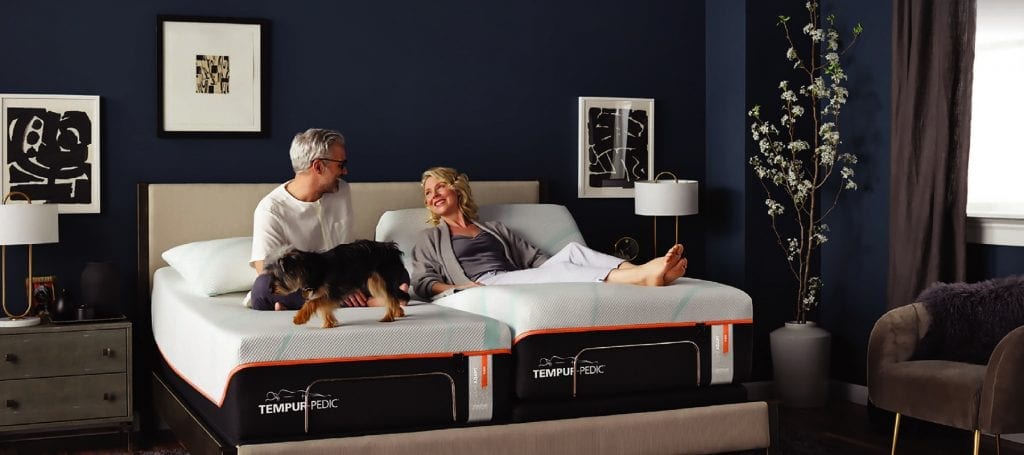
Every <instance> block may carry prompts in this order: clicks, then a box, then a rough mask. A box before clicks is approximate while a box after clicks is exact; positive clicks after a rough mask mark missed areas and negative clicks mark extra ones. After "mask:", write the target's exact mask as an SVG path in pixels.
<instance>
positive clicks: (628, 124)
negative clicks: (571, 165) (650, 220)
mask: <svg viewBox="0 0 1024 455" xmlns="http://www.w3.org/2000/svg"><path fill="white" fill-rule="evenodd" d="M579 109H580V111H579V178H578V186H577V197H581V198H598V197H605V198H609V197H633V184H634V182H636V181H638V180H650V178H651V172H652V171H653V165H654V99H652V98H597V97H584V96H581V97H580V100H579Z"/></svg>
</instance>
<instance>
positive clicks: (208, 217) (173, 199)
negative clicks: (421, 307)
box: [138, 180, 540, 295]
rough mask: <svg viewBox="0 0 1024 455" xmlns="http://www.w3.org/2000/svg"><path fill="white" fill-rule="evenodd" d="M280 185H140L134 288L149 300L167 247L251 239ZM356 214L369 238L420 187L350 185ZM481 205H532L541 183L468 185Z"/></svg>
mask: <svg viewBox="0 0 1024 455" xmlns="http://www.w3.org/2000/svg"><path fill="white" fill-rule="evenodd" d="M277 185H280V183H141V184H139V190H138V191H139V194H138V204H139V211H138V217H139V218H138V224H139V227H138V236H139V237H138V243H139V286H140V290H141V291H142V292H144V293H145V294H147V295H148V292H149V288H150V279H151V278H152V276H153V272H154V271H156V269H158V268H160V267H163V266H164V265H166V263H165V262H164V261H163V259H162V258H161V257H160V254H161V253H163V252H164V251H166V250H167V249H168V248H171V247H174V246H177V245H181V244H184V243H188V242H194V241H198V240H211V239H219V238H227V237H245V236H251V235H252V214H253V210H255V209H256V204H257V203H259V201H260V199H262V198H263V196H265V195H266V194H267V193H269V192H270V190H272V189H274V187H276V186H277ZM350 185H351V188H352V205H353V210H354V211H355V215H356V223H355V226H354V237H355V238H361V239H373V238H374V228H375V227H376V226H377V220H378V219H379V218H380V216H381V214H383V213H384V212H385V211H388V210H395V209H405V208H414V207H422V206H423V196H422V190H421V189H420V185H419V182H371V183H363V182H357V183H351V184H350ZM471 187H472V188H473V196H474V198H475V199H476V201H477V203H478V204H480V205H486V204H505V203H536V202H539V201H540V182H537V181H535V180H530V181H480V182H472V183H471Z"/></svg>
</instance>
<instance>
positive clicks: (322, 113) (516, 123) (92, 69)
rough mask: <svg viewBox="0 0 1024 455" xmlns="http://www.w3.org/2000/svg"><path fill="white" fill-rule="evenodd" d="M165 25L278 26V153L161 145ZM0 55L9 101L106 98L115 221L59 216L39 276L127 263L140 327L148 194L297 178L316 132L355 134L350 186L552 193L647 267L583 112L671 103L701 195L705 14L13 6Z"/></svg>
mask: <svg viewBox="0 0 1024 455" xmlns="http://www.w3.org/2000/svg"><path fill="white" fill-rule="evenodd" d="M158 14H178V15H201V16H235V17H256V18H264V19H268V20H269V21H270V22H271V27H272V38H271V39H270V42H269V43H267V45H269V46H270V49H271V52H272V56H271V59H270V62H267V63H268V64H269V65H270V72H271V81H272V89H271V99H270V101H271V103H272V107H273V112H272V115H271V122H272V134H271V135H270V137H268V138H266V139H247V140H238V139H161V138H157V136H156V112H155V111H156V95H157V89H156V24H157V22H156V16H157V15H158ZM0 41H2V42H4V43H8V44H7V45H5V46H4V52H3V53H2V55H0V59H2V64H0V67H2V69H0V92H2V93H50V94H92V95H100V96H101V97H102V98H101V103H102V104H101V109H102V114H101V118H102V125H101V128H102V129H101V138H102V150H101V154H102V155H101V161H102V164H101V171H102V182H101V194H102V204H103V207H102V213H100V214H94V215H93V214H91V215H62V216H61V218H60V223H61V225H60V237H61V241H60V243H59V244H56V245H43V246H40V247H37V249H36V255H35V256H36V263H35V267H34V269H35V272H36V273H42V274H53V275H56V276H57V277H58V278H57V279H58V285H59V286H62V287H64V286H66V287H70V288H71V289H77V286H78V277H79V275H80V273H81V270H82V267H83V266H84V264H85V262H86V261H95V260H110V261H113V262H114V263H115V264H116V266H117V268H118V270H119V271H120V272H121V273H122V277H123V278H124V285H123V289H122V291H123V294H124V296H125V298H126V299H129V300H125V302H124V304H123V305H122V309H123V311H125V312H127V313H128V314H132V313H133V309H132V306H133V305H134V302H133V301H132V300H130V296H132V295H134V285H135V283H134V269H135V261H136V243H135V235H136V232H135V216H136V210H135V185H136V184H137V183H138V182H203V181H214V182H256V181H259V182H278V181H283V180H286V179H287V178H289V177H290V175H291V171H290V165H289V162H288V159H287V148H288V144H289V142H290V139H291V136H292V135H293V134H294V133H295V132H297V131H300V130H303V129H305V128H307V127H311V126H318V127H329V128H336V129H338V130H340V131H341V132H342V133H343V134H345V135H346V137H347V139H348V143H349V158H350V166H351V174H350V179H349V180H351V181H385V180H417V179H418V177H419V174H420V172H421V171H422V170H423V169H425V168H427V167H429V166H433V165H454V166H457V167H459V168H460V169H461V170H463V171H465V172H467V173H468V174H469V175H470V177H471V178H472V179H478V180H485V179H527V178H531V179H540V180H541V181H543V182H544V184H545V185H546V187H547V199H548V200H549V201H551V202H555V203H561V204H565V205H567V206H568V207H569V209H570V210H571V211H572V212H573V214H574V215H575V216H576V218H577V221H578V222H579V224H580V227H581V230H582V231H583V234H584V236H585V238H586V239H587V241H588V243H590V244H591V245H592V246H594V247H596V248H598V249H602V250H608V249H610V247H611V245H612V244H613V242H614V241H615V239H617V238H618V237H619V236H622V235H634V236H636V237H638V238H639V240H640V241H641V245H642V246H644V247H645V248H642V249H641V251H642V252H646V251H648V248H646V247H649V245H650V243H649V242H650V238H649V236H650V232H651V225H650V219H649V218H643V217H638V216H635V215H633V201H632V199H586V200H582V199H577V198H576V169H577V97H579V96H617V97H645V98H654V99H655V112H656V116H655V122H656V123H655V130H654V131H655V156H656V157H655V170H656V171H662V170H669V171H673V172H674V173H676V174H677V175H678V176H679V177H680V178H691V179H698V180H703V178H704V164H705V155H704V130H705V125H704V77H705V74H704V66H703V60H704V59H703V52H704V10H703V3H702V2H679V1H676V0H650V1H644V2H632V1H627V0H573V1H560V2H548V1H540V0H534V1H517V2H480V1H470V0H447V1H442V2H423V1H416V0H383V1H375V2H334V1H327V0H324V1H305V2H299V3H288V4H284V3H281V2H278V1H270V0H257V1H198V0H188V1H170V0H161V1H146V2H138V1H131V0H116V1H114V0H112V1H105V2H99V3H97V2H78V1H73V0H59V1H56V0H44V1H27V0H13V1H4V2H2V3H0ZM211 202H213V203H215V202H216V198H211ZM196 221H197V222H202V220H196ZM0 222H2V220H0ZM663 223H665V224H663V225H662V227H663V229H662V232H668V229H670V226H671V224H670V223H671V221H670V220H663ZM702 233H703V221H702V215H697V216H691V217H688V218H687V219H686V220H684V222H683V224H682V233H681V234H682V237H683V240H684V241H685V242H686V244H687V246H688V251H689V255H690V256H691V270H690V272H691V273H692V274H694V275H697V276H700V275H701V274H702V273H703V269H704V266H703V263H704V262H703V257H704V256H705V251H704V247H703V242H702V241H701V240H702V239H701V236H702ZM662 241H663V242H664V239H663V240H662ZM664 246H665V247H667V246H668V245H667V244H665V245H664ZM12 250H18V251H21V250H23V248H15V249H12ZM19 254H20V253H18V252H17V251H12V256H11V257H10V258H9V261H8V262H9V263H10V264H11V265H12V267H11V270H10V271H9V275H10V276H12V277H14V276H24V272H23V268H24V266H23V265H20V264H21V262H22V261H21V259H19V256H18V255H19ZM17 297H20V295H13V294H12V297H11V298H12V299H16V300H18V301H21V299H20V298H17Z"/></svg>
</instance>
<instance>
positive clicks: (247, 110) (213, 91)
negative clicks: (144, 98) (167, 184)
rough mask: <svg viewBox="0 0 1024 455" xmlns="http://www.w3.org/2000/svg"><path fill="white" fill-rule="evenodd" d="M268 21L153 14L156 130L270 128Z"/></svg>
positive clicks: (255, 131)
mask: <svg viewBox="0 0 1024 455" xmlns="http://www.w3.org/2000/svg"><path fill="white" fill-rule="evenodd" d="M269 35H270V22H269V21H266V20H263V19H241V18H224V17H196V16H167V15H161V16H158V17H157V71H156V73H157V90H158V92H157V135H158V136H161V137H266V136H267V135H268V134H269V128H268V125H269V120H270V117H269V102H270V96H269V95H270V92H269V87H270V83H269V80H268V74H269V73H268V71H267V69H268V68H269V67H270V50H269V49H270V46H269V43H270V39H269Z"/></svg>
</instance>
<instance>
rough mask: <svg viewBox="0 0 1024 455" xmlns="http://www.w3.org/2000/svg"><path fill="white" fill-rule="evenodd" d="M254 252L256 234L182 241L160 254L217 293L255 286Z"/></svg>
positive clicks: (193, 280)
mask: <svg viewBox="0 0 1024 455" xmlns="http://www.w3.org/2000/svg"><path fill="white" fill-rule="evenodd" d="M251 254H252V237H232V238H227V239H217V240H204V241H201V242H192V243H186V244H184V245H178V246H176V247H174V248H171V249H169V250H167V251H164V253H163V254H162V255H160V257H162V258H164V261H167V263H168V264H170V266H171V267H174V270H176V271H178V273H180V274H181V276H182V277H184V278H185V281H187V282H188V284H189V285H190V286H192V287H193V288H195V290H197V291H199V292H201V293H203V294H206V295H209V296H214V295H220V294H227V293H229V292H241V291H248V290H250V289H252V282H253V280H255V279H256V270H255V269H253V268H252V267H250V266H249V256H250V255H251Z"/></svg>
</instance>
